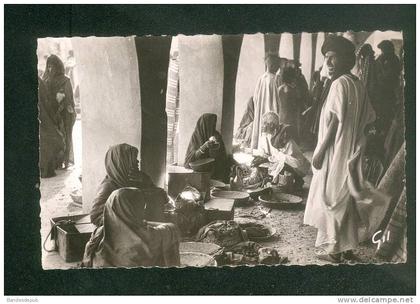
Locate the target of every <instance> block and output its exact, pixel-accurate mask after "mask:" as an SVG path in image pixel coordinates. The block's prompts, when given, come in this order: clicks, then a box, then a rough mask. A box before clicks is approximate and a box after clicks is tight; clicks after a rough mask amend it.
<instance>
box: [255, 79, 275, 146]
mask: <svg viewBox="0 0 420 304" xmlns="http://www.w3.org/2000/svg"><path fill="white" fill-rule="evenodd" d="M253 99H254V122H253V126H252V135H251V148H252V149H257V148H258V140H259V138H260V136H261V126H262V117H263V115H264V114H265V113H267V112H270V111H272V112H275V113H277V114H278V113H279V102H280V98H279V93H278V88H277V82H276V75H275V74H271V73H268V72H265V73H264V74H263V75H261V77H260V78H259V79H258V82H257V86H256V87H255V91H254V96H253Z"/></svg>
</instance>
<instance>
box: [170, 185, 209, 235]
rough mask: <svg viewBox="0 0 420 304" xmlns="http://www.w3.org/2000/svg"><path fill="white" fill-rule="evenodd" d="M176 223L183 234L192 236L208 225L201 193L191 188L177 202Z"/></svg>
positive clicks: (180, 195) (185, 189)
mask: <svg viewBox="0 0 420 304" xmlns="http://www.w3.org/2000/svg"><path fill="white" fill-rule="evenodd" d="M175 214H176V222H177V226H178V228H179V230H180V231H181V234H182V235H184V236H191V235H194V234H195V233H197V231H198V230H199V229H200V228H201V227H202V226H203V225H205V224H206V217H205V211H204V203H203V200H202V198H201V194H200V192H199V191H198V190H197V189H195V188H193V187H190V186H187V187H185V188H184V190H183V191H182V192H181V193H180V194H179V195H178V197H177V198H176V200H175Z"/></svg>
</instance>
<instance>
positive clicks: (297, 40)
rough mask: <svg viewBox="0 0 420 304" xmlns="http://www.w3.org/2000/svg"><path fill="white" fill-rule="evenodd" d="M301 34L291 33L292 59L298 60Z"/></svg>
mask: <svg viewBox="0 0 420 304" xmlns="http://www.w3.org/2000/svg"><path fill="white" fill-rule="evenodd" d="M301 40H302V34H300V33H299V34H293V59H294V60H297V61H300V42H301Z"/></svg>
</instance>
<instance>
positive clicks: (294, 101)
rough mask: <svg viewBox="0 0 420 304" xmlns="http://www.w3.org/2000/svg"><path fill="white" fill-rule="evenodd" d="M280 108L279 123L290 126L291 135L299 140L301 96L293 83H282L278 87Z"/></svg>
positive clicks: (301, 108)
mask: <svg viewBox="0 0 420 304" xmlns="http://www.w3.org/2000/svg"><path fill="white" fill-rule="evenodd" d="M279 98H280V107H279V108H280V109H279V118H280V123H281V124H286V125H290V126H291V130H292V132H293V137H294V138H295V139H296V141H299V130H300V114H301V112H302V110H303V106H302V104H301V103H300V102H301V99H300V98H301V96H300V95H299V93H298V90H297V87H296V86H295V85H294V84H288V83H283V84H282V85H281V86H280V88H279Z"/></svg>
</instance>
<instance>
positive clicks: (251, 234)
mask: <svg viewBox="0 0 420 304" xmlns="http://www.w3.org/2000/svg"><path fill="white" fill-rule="evenodd" d="M239 226H240V227H241V229H242V230H245V232H246V235H247V237H248V238H249V239H254V238H267V237H269V236H271V230H270V229H269V228H268V227H266V226H264V225H262V224H258V223H254V222H247V223H240V224H239Z"/></svg>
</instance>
